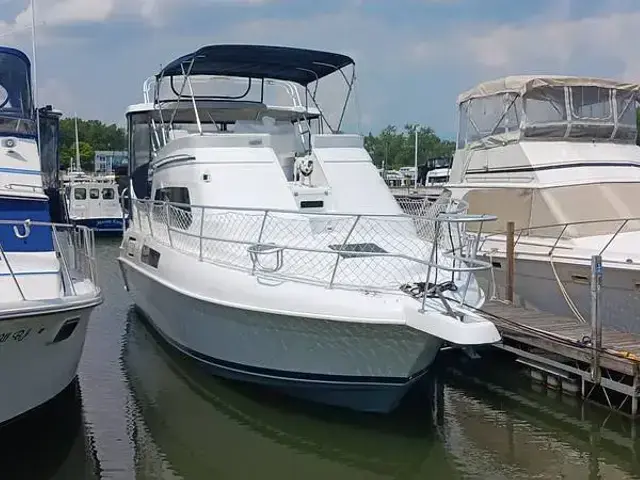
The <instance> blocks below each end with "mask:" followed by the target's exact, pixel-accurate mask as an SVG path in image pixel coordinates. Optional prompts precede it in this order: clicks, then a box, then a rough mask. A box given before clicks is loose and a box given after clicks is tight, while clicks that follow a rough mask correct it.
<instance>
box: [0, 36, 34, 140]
mask: <svg viewBox="0 0 640 480" xmlns="http://www.w3.org/2000/svg"><path fill="white" fill-rule="evenodd" d="M8 105H9V106H8ZM7 135H10V136H14V137H24V138H33V139H35V138H36V137H37V126H36V121H35V110H34V107H33V92H32V83H31V62H30V61H29V58H28V57H27V56H26V55H25V54H24V53H23V52H22V51H20V50H17V49H15V48H10V47H0V136H7Z"/></svg>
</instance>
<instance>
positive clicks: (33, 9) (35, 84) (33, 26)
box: [31, 0, 40, 153]
mask: <svg viewBox="0 0 640 480" xmlns="http://www.w3.org/2000/svg"><path fill="white" fill-rule="evenodd" d="M31 57H32V58H33V61H32V62H31V64H32V68H33V73H32V77H33V78H32V87H33V103H34V107H35V109H36V134H37V144H38V145H37V149H38V153H40V109H39V108H38V69H37V67H36V64H37V57H36V0H31Z"/></svg>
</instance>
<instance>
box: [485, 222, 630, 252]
mask: <svg viewBox="0 0 640 480" xmlns="http://www.w3.org/2000/svg"><path fill="white" fill-rule="evenodd" d="M633 221H640V217H625V218H609V219H598V220H578V221H575V222H565V223H555V224H549V225H535V226H533V227H531V226H529V227H521V228H518V229H516V230H515V233H517V235H518V236H517V239H516V242H515V244H516V245H517V244H518V242H519V241H520V239H521V238H522V237H529V238H531V237H533V238H549V239H550V240H552V241H553V244H552V245H551V249H550V250H549V253H548V254H547V255H548V256H552V255H553V253H554V252H555V251H556V249H557V248H558V244H559V243H560V241H561V240H562V237H563V235H564V233H565V232H566V230H567V229H568V228H569V227H574V226H579V225H601V224H604V223H618V222H620V225H619V226H617V228H616V229H615V231H614V232H613V233H610V234H609V235H611V236H610V238H609V239H608V240H607V242H606V243H605V245H604V246H603V247H602V248H601V249H600V251H599V252H598V255H602V254H603V253H604V252H605V251H606V250H607V249H608V248H609V246H610V245H611V244H612V243H613V241H614V240H615V239H616V238H617V237H618V235H619V234H620V232H622V230H623V229H624V227H626V226H627V225H628V224H629V222H633ZM551 228H561V231H560V233H559V234H558V235H556V236H554V237H537V236H535V235H530V234H529V232H531V231H535V230H543V229H551ZM525 232H527V235H523V233H525ZM506 234H507V233H506V231H505V232H494V233H490V234H486V235H485V236H484V238H482V239H481V243H482V245H484V243H485V242H486V241H487V240H488V239H491V238H495V237H501V236H504V235H506ZM598 236H600V235H598ZM585 258H586V257H585ZM589 258H590V257H589Z"/></svg>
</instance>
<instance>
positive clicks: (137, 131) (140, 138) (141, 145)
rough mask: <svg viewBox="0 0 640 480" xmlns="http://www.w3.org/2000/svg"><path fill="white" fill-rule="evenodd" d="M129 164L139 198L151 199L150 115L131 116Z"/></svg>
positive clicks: (134, 114)
mask: <svg viewBox="0 0 640 480" xmlns="http://www.w3.org/2000/svg"><path fill="white" fill-rule="evenodd" d="M128 127H129V163H130V172H129V174H130V175H131V181H132V183H133V190H134V192H135V194H136V197H138V198H149V196H150V193H151V182H150V180H149V162H150V161H151V129H150V127H149V115H148V114H147V113H146V112H144V113H132V114H129V125H128Z"/></svg>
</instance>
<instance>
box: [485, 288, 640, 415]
mask: <svg viewBox="0 0 640 480" xmlns="http://www.w3.org/2000/svg"><path fill="white" fill-rule="evenodd" d="M481 312H482V313H483V314H484V315H485V316H486V317H487V318H488V319H489V320H491V321H493V322H494V323H495V325H496V326H497V327H498V330H499V331H500V333H501V334H502V337H503V342H502V343H501V344H500V345H499V348H501V349H503V350H505V351H508V352H510V353H512V354H514V355H516V356H517V358H518V359H517V361H518V362H519V363H521V364H524V365H526V366H527V367H528V368H530V369H531V375H532V376H533V377H534V378H536V379H538V380H540V381H544V382H546V383H547V385H548V386H550V387H552V388H560V389H563V390H566V391H567V392H568V393H571V394H578V393H580V394H581V396H582V397H583V398H585V399H590V400H594V401H596V402H598V403H602V404H605V405H607V406H608V407H610V408H611V409H614V410H619V411H622V412H624V413H627V414H630V415H631V416H633V417H636V416H637V415H638V399H639V398H640V393H639V391H640V335H639V334H634V333H625V332H618V331H614V330H610V329H607V328H606V327H602V326H600V327H599V330H598V331H596V330H595V329H594V326H593V325H591V324H586V323H582V322H580V321H579V320H577V319H575V318H569V317H560V316H557V315H552V314H549V313H544V312H538V311H534V310H529V309H524V308H521V307H517V306H515V305H513V304H511V303H509V302H505V301H501V300H491V301H488V302H487V303H486V304H485V305H484V306H483V307H482V309H481ZM594 336H597V337H598V338H593V337H594Z"/></svg>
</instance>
